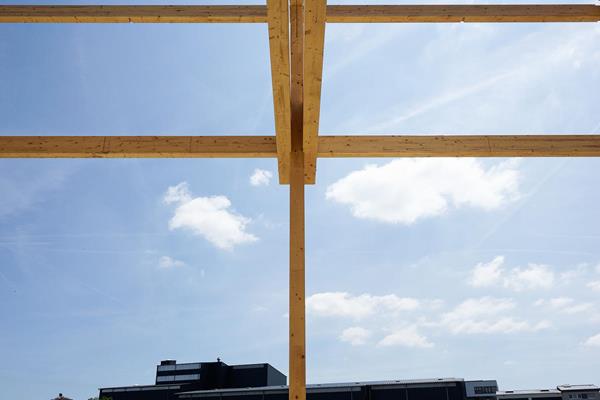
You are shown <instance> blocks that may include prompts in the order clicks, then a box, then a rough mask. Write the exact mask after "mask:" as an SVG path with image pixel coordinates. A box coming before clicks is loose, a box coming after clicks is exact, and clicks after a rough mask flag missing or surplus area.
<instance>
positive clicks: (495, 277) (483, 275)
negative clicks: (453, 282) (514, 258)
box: [469, 256, 504, 287]
mask: <svg viewBox="0 0 600 400" xmlns="http://www.w3.org/2000/svg"><path fill="white" fill-rule="evenodd" d="M503 263H504V257H502V256H498V257H496V258H494V259H493V260H492V261H490V262H489V263H479V264H477V265H476V266H475V268H473V271H472V272H471V278H470V279H469V284H470V285H471V286H473V287H486V286H492V285H495V284H497V283H498V282H500V281H501V275H502V273H503V270H502V268H501V267H502V264H503Z"/></svg>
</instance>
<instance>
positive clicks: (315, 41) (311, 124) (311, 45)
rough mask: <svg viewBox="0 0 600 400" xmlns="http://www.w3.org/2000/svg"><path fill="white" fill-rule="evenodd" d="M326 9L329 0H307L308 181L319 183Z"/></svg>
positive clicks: (305, 111)
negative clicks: (319, 137) (319, 144)
mask: <svg viewBox="0 0 600 400" xmlns="http://www.w3.org/2000/svg"><path fill="white" fill-rule="evenodd" d="M326 9H327V3H326V0H304V95H303V128H304V135H303V151H304V159H305V162H304V174H305V182H306V183H308V184H314V183H315V180H316V174H317V148H318V135H319V116H320V113H321V82H322V80H323V51H324V46H325V14H326Z"/></svg>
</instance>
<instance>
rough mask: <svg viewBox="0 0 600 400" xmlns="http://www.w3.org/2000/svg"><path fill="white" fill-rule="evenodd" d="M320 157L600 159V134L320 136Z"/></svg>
mask: <svg viewBox="0 0 600 400" xmlns="http://www.w3.org/2000/svg"><path fill="white" fill-rule="evenodd" d="M318 155H319V157H600V135H519V136H508V135H490V136H481V135H478V136H451V135H447V136H320V137H319V154H318Z"/></svg>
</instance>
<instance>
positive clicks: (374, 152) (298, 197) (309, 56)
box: [0, 0, 600, 400]
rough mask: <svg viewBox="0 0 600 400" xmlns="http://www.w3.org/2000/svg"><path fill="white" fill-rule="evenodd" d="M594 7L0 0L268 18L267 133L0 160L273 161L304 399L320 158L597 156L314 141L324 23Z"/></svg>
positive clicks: (117, 14) (65, 149)
mask: <svg viewBox="0 0 600 400" xmlns="http://www.w3.org/2000/svg"><path fill="white" fill-rule="evenodd" d="M598 21H600V6H595V5H592V4H544V5H541V4H522V5H519V4H515V5H499V4H498V5H492V4H488V5H476V4H469V5H438V4H436V5H330V6H328V5H327V4H326V2H325V1H324V0H267V1H266V5H236V6H233V5H210V6H209V5H206V6H202V5H184V6H179V5H173V6H158V5H153V6H147V5H127V6H125V5H123V6H94V5H86V6H83V5H82V6H12V5H4V6H0V23H265V24H267V26H268V34H269V35H268V42H269V50H270V51H269V54H270V65H271V79H272V91H273V110H274V120H275V135H274V136H0V158H130V157H138V158H200V157H205V158H215V157H224V158H236V157H247V158H258V157H260V158H276V159H277V163H278V171H279V182H280V183H282V184H288V183H289V184H290V201H289V206H290V248H289V271H290V275H289V276H290V282H289V296H290V297H289V300H290V303H289V307H290V309H289V310H290V311H289V382H290V386H289V387H290V390H289V397H290V400H305V399H306V348H305V333H306V332H305V331H306V327H305V247H304V246H305V226H304V219H305V215H304V201H305V196H304V189H305V184H307V183H308V184H311V183H315V182H316V171H317V159H318V158H320V157H600V136H599V135H594V134H593V133H594V132H590V133H591V134H590V135H498V136H496V135H494V136H485V135H473V136H466V135H465V136H462V135H461V136H450V135H436V136H407V135H388V136H373V135H362V136H322V135H320V134H319V119H320V106H321V85H322V75H323V53H324V35H325V28H326V24H327V23H458V22H467V23H468V22H477V23H536V22H553V23H559V22H598Z"/></svg>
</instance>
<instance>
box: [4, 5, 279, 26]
mask: <svg viewBox="0 0 600 400" xmlns="http://www.w3.org/2000/svg"><path fill="white" fill-rule="evenodd" d="M210 22H216V23H223V22H227V23H237V22H248V23H259V22H267V7H265V6H264V5H238V6H193V5H190V6H147V5H139V6H136V5H133V6H131V5H127V6H126V5H119V6H95V5H87V6H86V5H79V6H0V23H210Z"/></svg>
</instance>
